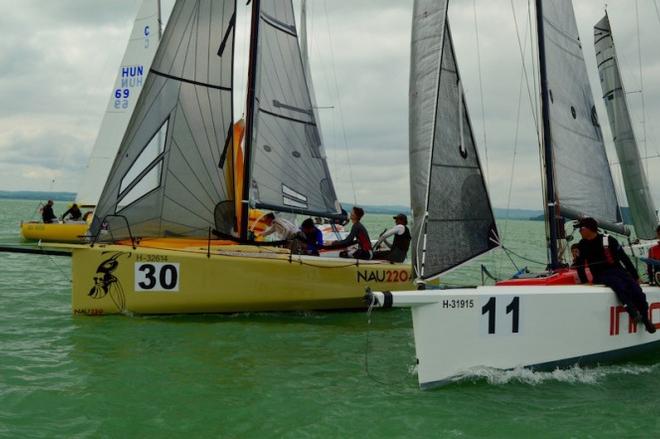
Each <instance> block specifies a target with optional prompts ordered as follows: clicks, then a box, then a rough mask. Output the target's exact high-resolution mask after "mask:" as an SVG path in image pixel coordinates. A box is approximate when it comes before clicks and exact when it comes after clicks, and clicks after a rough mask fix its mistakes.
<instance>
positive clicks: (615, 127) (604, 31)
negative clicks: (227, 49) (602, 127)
mask: <svg viewBox="0 0 660 439" xmlns="http://www.w3.org/2000/svg"><path fill="white" fill-rule="evenodd" d="M594 46H595V50H596V62H597V64H598V72H599V75H600V85H601V88H602V91H603V100H604V103H605V108H607V116H608V120H609V123H610V128H611V131H612V136H613V138H614V145H615V147H616V152H617V156H618V158H619V163H620V165H621V173H622V174H623V182H624V187H625V192H626V198H627V199H628V205H629V206H630V213H631V216H632V219H633V224H634V226H635V233H636V235H637V237H639V238H643V239H654V238H655V235H656V233H655V229H656V227H657V223H658V218H657V215H656V211H655V205H654V203H653V199H652V197H651V192H650V189H649V185H648V181H647V178H646V172H645V171H644V167H643V165H642V159H641V157H640V154H639V148H638V145H637V140H636V139H635V132H634V129H633V124H632V120H631V117H630V112H629V110H628V103H627V101H626V92H625V89H624V86H623V80H622V78H621V72H620V70H619V65H618V62H617V58H616V49H615V46H614V40H613V38H612V31H611V26H610V21H609V17H608V16H607V14H606V15H605V16H604V17H603V18H602V19H601V20H600V21H599V22H598V23H597V24H596V25H595V26H594Z"/></svg>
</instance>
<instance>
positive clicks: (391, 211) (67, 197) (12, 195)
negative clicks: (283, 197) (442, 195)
mask: <svg viewBox="0 0 660 439" xmlns="http://www.w3.org/2000/svg"><path fill="white" fill-rule="evenodd" d="M0 199H5V200H28V201H29V200H39V201H46V200H53V201H75V199H76V194H75V193H74V192H49V191H0ZM342 206H343V207H344V209H346V210H350V209H351V208H352V207H353V204H352V203H342ZM360 207H362V208H363V209H364V210H365V211H366V213H367V214H369V213H371V214H382V215H396V214H397V213H404V214H406V215H408V216H410V215H411V211H410V208H409V207H405V206H397V205H393V206H387V205H362V204H361V205H360ZM493 211H494V214H495V218H497V219H509V220H525V221H527V220H536V219H537V218H539V217H540V218H541V219H542V218H543V212H542V211H541V210H534V209H508V210H507V209H504V208H498V207H496V208H494V209H493Z"/></svg>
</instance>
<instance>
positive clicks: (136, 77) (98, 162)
mask: <svg viewBox="0 0 660 439" xmlns="http://www.w3.org/2000/svg"><path fill="white" fill-rule="evenodd" d="M160 34H161V10H160V0H143V1H142V4H141V5H140V8H139V10H138V13H137V16H136V18H135V21H134V22H133V28H132V30H131V34H130V37H129V40H128V44H127V46H126V50H125V52H124V57H123V58H122V61H121V64H120V65H119V68H118V71H117V77H116V79H115V82H114V84H113V87H112V90H111V93H110V99H109V101H108V105H107V107H106V111H105V114H104V115H103V120H102V122H101V127H100V129H99V132H98V135H97V137H96V142H95V143H94V148H93V149H92V154H91V156H90V158H89V162H88V164H87V167H86V168H85V171H84V174H83V176H82V178H81V180H80V184H79V189H78V194H77V195H76V200H75V203H76V204H77V205H78V206H79V207H80V208H81V209H82V210H83V212H85V211H90V210H93V209H94V207H95V206H96V203H97V202H98V200H99V197H100V196H101V191H102V190H103V185H104V184H105V181H106V179H107V177H108V174H109V173H110V167H111V166H112V163H113V161H114V159H115V156H116V155H117V150H118V149H119V146H120V145H121V141H122V137H123V135H124V132H125V131H126V127H127V126H128V122H129V121H130V118H131V115H132V114H133V109H134V108H135V104H136V102H137V100H138V97H139V95H140V92H141V91H142V86H143V84H144V81H145V79H146V76H147V73H148V71H149V68H150V67H151V62H152V61H153V59H154V55H155V54H156V50H157V49H158V42H159V40H160ZM90 219H91V217H90ZM88 227H89V224H87V222H85V221H79V222H64V223H53V224H44V223H42V222H23V223H22V224H21V234H22V235H23V237H24V238H25V239H28V240H41V241H54V242H80V241H82V240H83V239H84V238H83V236H84V235H85V234H86V232H87V229H88Z"/></svg>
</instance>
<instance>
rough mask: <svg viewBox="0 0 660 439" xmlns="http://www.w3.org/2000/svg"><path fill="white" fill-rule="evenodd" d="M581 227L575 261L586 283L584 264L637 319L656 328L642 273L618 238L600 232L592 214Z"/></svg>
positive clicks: (596, 279)
mask: <svg viewBox="0 0 660 439" xmlns="http://www.w3.org/2000/svg"><path fill="white" fill-rule="evenodd" d="M576 227H579V228H580V235H581V236H582V240H581V241H580V242H579V244H578V245H579V250H580V254H579V255H578V258H577V261H576V262H575V265H576V266H577V270H578V275H579V277H580V280H581V281H582V282H583V283H587V282H588V279H587V275H586V272H585V267H587V266H588V267H589V270H590V271H591V274H592V275H593V278H594V283H598V284H604V285H607V286H608V287H610V288H611V289H612V290H614V293H615V294H616V295H617V297H618V298H619V300H620V301H621V302H623V304H624V305H626V310H627V311H628V313H629V314H630V316H631V317H632V318H633V319H635V320H636V321H638V322H640V323H643V324H644V327H645V328H646V330H647V331H648V332H650V333H651V334H653V333H654V332H655V325H653V323H651V321H650V320H649V315H648V310H649V305H648V302H647V301H646V295H645V294H644V292H643V291H642V289H641V288H640V286H639V274H638V273H637V270H636V269H635V267H634V265H633V264H632V262H630V258H628V255H626V253H625V252H624V251H623V248H622V247H621V246H620V245H619V243H618V241H617V240H616V239H614V238H613V237H611V236H609V235H603V234H601V233H598V222H597V221H596V220H595V219H593V218H589V217H585V218H582V219H581V220H580V221H579V222H578V223H577V224H576Z"/></svg>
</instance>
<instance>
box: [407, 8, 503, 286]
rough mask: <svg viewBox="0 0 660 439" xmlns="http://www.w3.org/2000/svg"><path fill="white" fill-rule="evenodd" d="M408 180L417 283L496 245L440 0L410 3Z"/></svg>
mask: <svg viewBox="0 0 660 439" xmlns="http://www.w3.org/2000/svg"><path fill="white" fill-rule="evenodd" d="M410 180H411V183H410V184H411V200H412V207H413V215H414V220H415V227H414V236H413V246H414V247H413V255H414V256H413V257H414V265H415V270H416V274H417V276H418V277H419V278H421V279H429V278H432V277H435V276H437V275H438V274H440V273H443V272H445V271H447V270H449V269H451V268H453V267H456V266H457V265H460V264H461V263H463V262H466V261H468V260H470V259H472V258H474V257H475V256H477V255H480V254H482V253H484V252H486V251H488V250H489V249H492V248H494V247H496V242H495V241H496V240H495V238H496V233H497V231H496V228H495V219H494V216H493V212H492V209H491V205H490V200H489V198H488V192H487V190H486V185H485V182H484V178H483V174H482V172H481V166H480V163H479V156H478V153H477V149H476V146H475V142H474V137H473V133H472V127H471V125H470V118H469V115H468V112H467V107H466V105H465V98H464V95H463V90H462V87H461V79H460V75H459V72H458V67H457V65H456V58H455V54H454V47H453V43H452V38H451V32H450V29H449V23H448V20H447V2H446V1H437V0H417V1H415V4H414V10H413V35H412V55H411V78H410Z"/></svg>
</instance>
